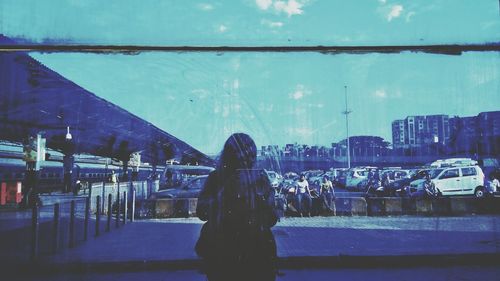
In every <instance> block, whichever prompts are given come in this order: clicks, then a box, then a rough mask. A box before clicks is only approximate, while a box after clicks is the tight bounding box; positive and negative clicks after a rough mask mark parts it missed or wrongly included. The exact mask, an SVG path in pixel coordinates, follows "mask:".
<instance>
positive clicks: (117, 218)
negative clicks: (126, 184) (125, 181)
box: [115, 184, 120, 228]
mask: <svg viewBox="0 0 500 281" xmlns="http://www.w3.org/2000/svg"><path fill="white" fill-rule="evenodd" d="M115 227H116V228H118V227H120V184H118V191H117V192H116V220H115Z"/></svg>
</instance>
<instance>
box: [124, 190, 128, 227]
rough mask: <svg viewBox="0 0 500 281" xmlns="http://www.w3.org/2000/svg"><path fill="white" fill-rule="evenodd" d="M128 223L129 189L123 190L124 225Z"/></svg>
mask: <svg viewBox="0 0 500 281" xmlns="http://www.w3.org/2000/svg"><path fill="white" fill-rule="evenodd" d="M126 223H127V191H124V192H123V225H125V224H126Z"/></svg>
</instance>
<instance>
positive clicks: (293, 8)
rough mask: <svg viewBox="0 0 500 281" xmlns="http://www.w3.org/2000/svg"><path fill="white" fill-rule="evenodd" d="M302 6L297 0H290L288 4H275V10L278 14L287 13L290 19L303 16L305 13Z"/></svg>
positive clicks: (278, 2)
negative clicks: (294, 16)
mask: <svg viewBox="0 0 500 281" xmlns="http://www.w3.org/2000/svg"><path fill="white" fill-rule="evenodd" d="M302 6H303V4H302V3H300V2H297V1H296V0H288V2H285V1H276V2H274V9H275V10H276V11H278V12H284V13H286V14H287V15H288V17H291V16H293V15H300V14H302V13H303V12H304V11H303V10H301V8H302Z"/></svg>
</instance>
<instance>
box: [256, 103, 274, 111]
mask: <svg viewBox="0 0 500 281" xmlns="http://www.w3.org/2000/svg"><path fill="white" fill-rule="evenodd" d="M258 110H259V111H260V112H273V110H274V104H272V103H260V104H259V108H258Z"/></svg>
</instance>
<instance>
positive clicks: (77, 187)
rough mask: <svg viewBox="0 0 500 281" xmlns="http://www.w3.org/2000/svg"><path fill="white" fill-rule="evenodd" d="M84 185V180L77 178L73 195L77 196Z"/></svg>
mask: <svg viewBox="0 0 500 281" xmlns="http://www.w3.org/2000/svg"><path fill="white" fill-rule="evenodd" d="M82 187H83V185H82V182H81V181H80V180H77V181H76V183H75V186H74V187H73V195H75V196H76V195H78V193H80V190H81V189H82Z"/></svg>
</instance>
